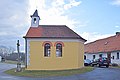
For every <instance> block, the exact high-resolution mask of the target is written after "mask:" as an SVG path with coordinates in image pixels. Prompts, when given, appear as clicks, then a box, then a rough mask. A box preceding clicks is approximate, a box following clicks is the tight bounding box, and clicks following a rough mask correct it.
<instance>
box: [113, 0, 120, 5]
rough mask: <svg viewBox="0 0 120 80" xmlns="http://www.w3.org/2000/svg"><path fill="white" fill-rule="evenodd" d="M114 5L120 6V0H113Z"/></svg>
mask: <svg viewBox="0 0 120 80" xmlns="http://www.w3.org/2000/svg"><path fill="white" fill-rule="evenodd" d="M111 4H112V5H116V6H120V0H113V1H112V2H111Z"/></svg>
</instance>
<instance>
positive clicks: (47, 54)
mask: <svg viewBox="0 0 120 80" xmlns="http://www.w3.org/2000/svg"><path fill="white" fill-rule="evenodd" d="M50 47H51V46H50V44H49V43H46V44H45V45H44V56H45V57H50Z"/></svg>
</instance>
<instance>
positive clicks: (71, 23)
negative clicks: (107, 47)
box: [0, 0, 120, 51]
mask: <svg viewBox="0 0 120 80" xmlns="http://www.w3.org/2000/svg"><path fill="white" fill-rule="evenodd" d="M36 9H37V10H38V14H39V16H40V18H41V20H40V23H39V24H40V25H67V26H68V27H69V28H71V29H72V30H74V31H75V32H76V33H78V34H79V35H80V36H82V37H83V38H85V39H86V40H87V43H89V42H92V41H95V40H97V39H102V38H106V37H109V36H112V35H115V33H116V32H120V0H9V1H8V0H0V10H1V11H0V46H1V45H3V46H8V47H9V46H11V47H14V48H15V49H16V43H17V40H20V50H21V51H24V46H25V45H24V44H25V43H24V39H23V36H25V34H26V33H27V31H28V29H29V28H30V26H31V17H30V15H32V14H33V13H34V11H35V10H36Z"/></svg>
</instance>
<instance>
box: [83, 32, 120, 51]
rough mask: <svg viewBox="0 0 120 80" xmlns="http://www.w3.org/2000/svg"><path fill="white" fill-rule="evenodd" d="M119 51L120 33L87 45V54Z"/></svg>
mask: <svg viewBox="0 0 120 80" xmlns="http://www.w3.org/2000/svg"><path fill="white" fill-rule="evenodd" d="M118 50H120V33H119V34H116V35H115V36H111V37H108V38H104V39H100V40H96V41H94V42H91V43H88V44H85V53H99V52H112V51H118Z"/></svg>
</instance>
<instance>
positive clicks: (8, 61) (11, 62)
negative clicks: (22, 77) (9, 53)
mask: <svg viewBox="0 0 120 80" xmlns="http://www.w3.org/2000/svg"><path fill="white" fill-rule="evenodd" d="M3 63H8V64H17V63H18V62H17V61H11V60H5V62H3ZM21 64H22V65H23V64H24V63H23V62H22V63H21Z"/></svg>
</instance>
